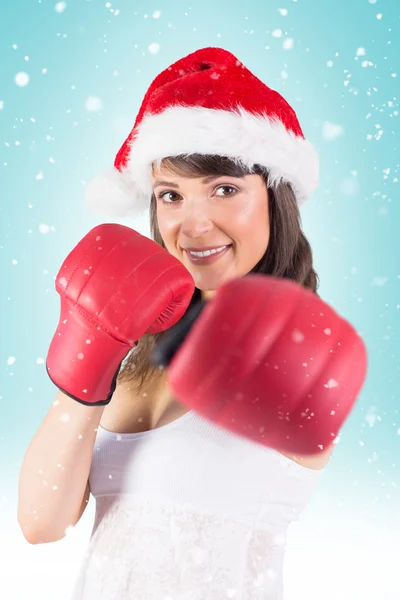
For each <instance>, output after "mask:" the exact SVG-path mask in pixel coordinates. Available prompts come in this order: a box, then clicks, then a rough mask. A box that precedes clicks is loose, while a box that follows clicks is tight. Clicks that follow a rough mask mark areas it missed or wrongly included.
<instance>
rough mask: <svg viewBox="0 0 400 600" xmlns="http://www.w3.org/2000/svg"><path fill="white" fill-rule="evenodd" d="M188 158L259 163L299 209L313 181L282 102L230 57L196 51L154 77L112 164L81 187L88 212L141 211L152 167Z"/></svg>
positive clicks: (305, 144)
mask: <svg viewBox="0 0 400 600" xmlns="http://www.w3.org/2000/svg"><path fill="white" fill-rule="evenodd" d="M190 154H213V155H219V156H225V157H229V158H231V159H233V160H235V161H239V162H241V163H242V164H243V165H245V166H247V167H252V166H253V165H256V164H257V165H262V166H264V167H265V168H266V170H267V171H268V174H269V182H270V185H271V186H273V185H275V184H277V183H279V182H281V181H282V182H288V183H290V184H291V186H292V188H293V190H294V193H295V195H296V198H297V202H298V205H299V206H301V205H302V204H303V203H304V202H305V201H306V200H307V199H308V197H309V196H310V194H311V193H312V192H313V191H314V189H315V188H316V187H317V184H318V171H319V161H318V156H317V153H316V152H315V149H314V147H313V146H312V144H311V143H310V142H309V141H308V140H306V139H305V137H304V135H303V132H302V130H301V127H300V124H299V122H298V120H297V116H296V113H295V112H294V110H293V109H292V108H291V107H290V106H289V104H288V103H287V102H286V100H285V99H284V98H283V97H282V96H281V95H280V94H279V93H278V92H276V91H275V90H272V89H271V88H269V87H268V86H267V85H265V84H264V83H263V82H262V81H260V80H259V79H258V78H257V77H256V76H255V75H253V74H252V73H251V72H250V71H249V70H248V69H247V68H246V67H245V66H244V65H243V64H242V63H241V62H240V61H239V60H238V59H237V58H236V57H235V56H234V55H233V54H231V53H230V52H228V51H226V50H223V49H221V48H203V49H200V50H197V51H196V52H193V53H192V54H189V55H188V56H186V57H184V58H182V59H180V60H178V61H177V62H175V63H174V64H173V65H171V66H170V67H168V68H167V69H165V70H164V71H163V72H162V73H160V74H159V75H158V76H157V77H156V78H155V79H154V81H153V82H152V84H151V85H150V87H149V89H148V91H147V93H146V95H145V97H144V99H143V102H142V105H141V107H140V110H139V114H138V115H137V117H136V121H135V124H134V127H133V129H132V131H131V133H130V134H129V136H128V137H127V139H126V140H125V142H124V143H123V145H122V147H121V148H120V150H119V152H118V154H117V156H116V158H115V161H114V167H113V168H112V169H111V170H110V171H108V172H107V173H105V174H104V175H102V176H101V177H99V178H97V179H96V180H95V181H93V182H92V183H91V184H89V185H88V186H87V190H86V202H87V205H88V207H89V208H90V209H91V210H94V211H95V212H101V213H103V214H104V213H107V214H108V215H110V216H111V215H112V216H134V215H138V214H140V213H142V212H144V211H145V210H146V209H148V207H149V203H150V198H151V193H152V181H151V172H152V164H153V163H154V162H156V161H159V160H161V159H163V158H166V157H169V156H177V155H190Z"/></svg>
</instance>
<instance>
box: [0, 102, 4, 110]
mask: <svg viewBox="0 0 400 600" xmlns="http://www.w3.org/2000/svg"><path fill="white" fill-rule="evenodd" d="M3 108H4V100H0V110H3Z"/></svg>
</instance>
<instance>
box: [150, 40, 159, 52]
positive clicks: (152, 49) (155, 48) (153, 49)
mask: <svg viewBox="0 0 400 600" xmlns="http://www.w3.org/2000/svg"><path fill="white" fill-rule="evenodd" d="M147 49H148V51H149V52H150V54H157V52H158V51H159V50H160V44H157V43H156V42H154V43H153V44H150V45H149V46H148V48H147Z"/></svg>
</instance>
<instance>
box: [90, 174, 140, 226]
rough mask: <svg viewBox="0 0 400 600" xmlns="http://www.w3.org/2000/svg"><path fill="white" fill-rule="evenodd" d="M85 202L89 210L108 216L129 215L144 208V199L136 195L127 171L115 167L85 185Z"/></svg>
mask: <svg viewBox="0 0 400 600" xmlns="http://www.w3.org/2000/svg"><path fill="white" fill-rule="evenodd" d="M148 202H150V198H149V199H148ZM85 203H86V206H87V208H88V210H89V211H90V212H92V213H94V214H101V215H102V216H109V217H131V216H135V215H137V214H140V213H141V212H142V211H143V210H144V209H145V208H146V199H144V198H139V197H138V194H137V191H136V190H135V186H134V185H133V183H132V181H131V179H130V177H129V173H127V172H123V173H121V172H120V171H118V169H116V168H113V169H111V170H109V171H106V172H105V173H103V174H102V175H100V176H99V177H97V178H96V179H94V181H92V182H91V183H89V184H88V185H87V187H86V193H85Z"/></svg>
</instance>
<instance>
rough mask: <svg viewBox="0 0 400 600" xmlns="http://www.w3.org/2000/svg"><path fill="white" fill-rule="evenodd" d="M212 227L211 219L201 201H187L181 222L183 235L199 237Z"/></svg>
mask: <svg viewBox="0 0 400 600" xmlns="http://www.w3.org/2000/svg"><path fill="white" fill-rule="evenodd" d="M212 227H213V224H212V221H211V220H210V217H209V215H208V214H207V213H206V211H205V210H204V207H203V205H202V203H198V202H188V203H187V205H186V207H185V212H184V215H183V220H182V224H181V231H182V233H183V235H184V236H186V237H188V238H199V237H202V236H204V235H205V234H207V233H208V232H209V231H211V229H212Z"/></svg>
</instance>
